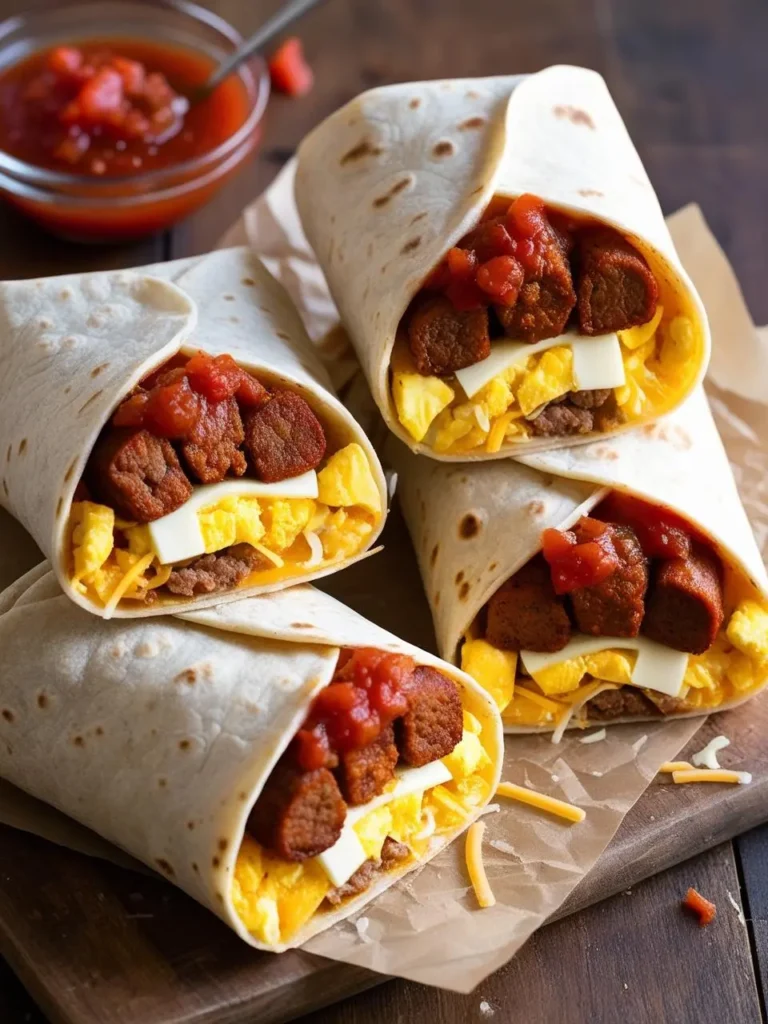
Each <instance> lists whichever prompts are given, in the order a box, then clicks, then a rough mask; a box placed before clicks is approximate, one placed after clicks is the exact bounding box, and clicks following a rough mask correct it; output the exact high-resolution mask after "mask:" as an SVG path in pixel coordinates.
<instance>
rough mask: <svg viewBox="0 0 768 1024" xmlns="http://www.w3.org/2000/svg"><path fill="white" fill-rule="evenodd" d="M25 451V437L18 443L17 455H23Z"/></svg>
mask: <svg viewBox="0 0 768 1024" xmlns="http://www.w3.org/2000/svg"><path fill="white" fill-rule="evenodd" d="M26 450H27V439H26V437H22V439H21V441H19V455H23V454H24V452H25V451H26Z"/></svg>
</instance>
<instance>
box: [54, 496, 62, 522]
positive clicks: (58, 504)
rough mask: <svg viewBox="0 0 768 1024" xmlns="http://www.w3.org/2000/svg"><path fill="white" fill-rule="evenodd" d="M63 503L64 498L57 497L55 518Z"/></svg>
mask: <svg viewBox="0 0 768 1024" xmlns="http://www.w3.org/2000/svg"><path fill="white" fill-rule="evenodd" d="M63 504H64V499H63V498H59V500H58V501H57V502H56V518H57V519H58V518H59V516H60V515H61V507H62V505H63Z"/></svg>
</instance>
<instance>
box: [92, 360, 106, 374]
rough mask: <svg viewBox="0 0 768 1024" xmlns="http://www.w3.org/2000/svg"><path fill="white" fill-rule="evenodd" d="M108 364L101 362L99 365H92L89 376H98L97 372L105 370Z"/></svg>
mask: <svg viewBox="0 0 768 1024" xmlns="http://www.w3.org/2000/svg"><path fill="white" fill-rule="evenodd" d="M108 366H109V363H102V364H101V366H94V368H93V369H92V370H91V376H92V377H98V376H99V374H100V373H102V371H104V370H106V368H107V367H108Z"/></svg>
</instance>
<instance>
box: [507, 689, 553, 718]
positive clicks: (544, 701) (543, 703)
mask: <svg viewBox="0 0 768 1024" xmlns="http://www.w3.org/2000/svg"><path fill="white" fill-rule="evenodd" d="M517 696H518V697H525V699H526V700H530V701H532V702H533V703H534V704H538V705H539V707H540V708H544V710H545V711H551V712H552V714H553V715H559V714H560V712H561V711H562V710H563V705H562V704H558V703H557V701H556V700H550V699H549V697H542V695H541V694H540V693H534V692H533V690H527V689H526V688H525V687H524V686H518V687H517Z"/></svg>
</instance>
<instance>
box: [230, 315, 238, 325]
mask: <svg viewBox="0 0 768 1024" xmlns="http://www.w3.org/2000/svg"><path fill="white" fill-rule="evenodd" d="M229 322H230V323H231V324H239V323H240V317H239V316H231V317H230V318H229Z"/></svg>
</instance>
